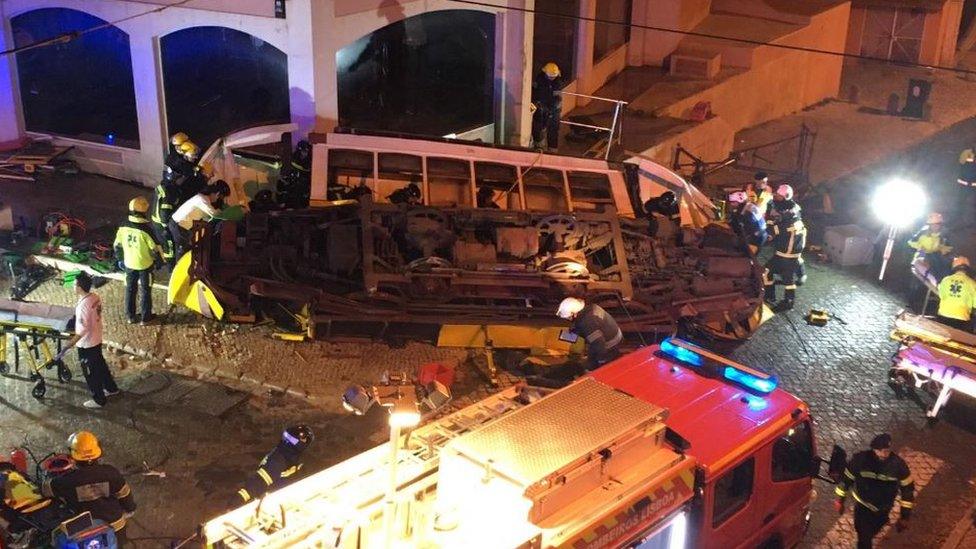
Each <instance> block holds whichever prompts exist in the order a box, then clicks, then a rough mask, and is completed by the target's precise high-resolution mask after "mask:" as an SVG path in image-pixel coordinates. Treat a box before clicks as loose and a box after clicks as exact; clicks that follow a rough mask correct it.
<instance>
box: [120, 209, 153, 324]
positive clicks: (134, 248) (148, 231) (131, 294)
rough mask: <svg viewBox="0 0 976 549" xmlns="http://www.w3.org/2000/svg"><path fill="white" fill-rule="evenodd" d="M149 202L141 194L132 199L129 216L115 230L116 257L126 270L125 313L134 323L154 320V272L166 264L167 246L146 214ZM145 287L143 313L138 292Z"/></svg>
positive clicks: (143, 290)
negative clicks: (159, 240)
mask: <svg viewBox="0 0 976 549" xmlns="http://www.w3.org/2000/svg"><path fill="white" fill-rule="evenodd" d="M148 212H149V202H147V201H146V199H145V198H143V197H141V196H139V197H136V198H133V199H132V200H130V201H129V218H128V220H127V221H126V222H125V223H123V224H122V225H121V226H120V227H119V229H118V231H116V233H115V243H114V245H113V247H114V248H115V257H116V259H118V260H119V263H120V265H119V267H120V268H122V269H123V270H124V271H125V313H126V316H127V318H128V319H129V323H130V324H134V323H136V322H140V323H142V324H145V323H147V322H150V321H151V320H152V319H153V317H154V315H153V313H152V272H153V269H154V268H155V267H156V266H157V265H160V264H162V261H163V249H162V247H161V246H160V245H159V243H158V242H157V241H156V237H155V236H153V233H152V228H151V227H150V225H149V219H148V218H147V217H146V214H147V213H148ZM139 286H142V299H141V300H140V307H139V316H138V317H137V316H136V293H137V292H138V290H139Z"/></svg>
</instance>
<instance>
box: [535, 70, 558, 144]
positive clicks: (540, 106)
mask: <svg viewBox="0 0 976 549" xmlns="http://www.w3.org/2000/svg"><path fill="white" fill-rule="evenodd" d="M565 85H566V83H565V82H564V81H563V78H562V74H561V72H560V70H559V66H558V65H556V64H555V63H551V62H550V63H546V64H545V65H543V66H542V69H541V70H540V71H539V73H538V74H536V75H535V79H533V80H532V103H531V104H530V106H529V110H530V111H531V112H532V146H533V147H535V148H542V140H543V133H544V134H545V140H546V148H547V149H549V150H551V151H558V150H559V117H560V116H562V110H563V98H562V95H560V91H561V90H562V89H563V87H565Z"/></svg>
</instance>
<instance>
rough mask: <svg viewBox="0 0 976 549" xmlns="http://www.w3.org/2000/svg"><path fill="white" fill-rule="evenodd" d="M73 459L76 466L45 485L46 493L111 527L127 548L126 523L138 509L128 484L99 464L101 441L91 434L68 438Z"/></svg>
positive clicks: (107, 465)
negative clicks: (125, 542)
mask: <svg viewBox="0 0 976 549" xmlns="http://www.w3.org/2000/svg"><path fill="white" fill-rule="evenodd" d="M68 446H69V447H70V448H71V458H72V459H74V460H75V465H76V467H75V468H74V469H71V470H70V471H68V472H67V473H64V474H63V475H60V476H56V477H52V478H50V479H48V480H47V481H45V482H44V487H43V492H44V494H45V495H47V496H50V497H56V498H59V499H61V500H63V501H64V502H65V503H67V504H68V507H70V508H72V509H74V510H75V511H78V512H86V511H87V512H89V513H91V515H92V517H93V518H96V519H99V520H103V521H105V522H106V523H107V524H109V525H111V526H112V529H113V530H115V535H116V537H117V538H119V546H123V545H124V539H125V523H126V520H127V519H128V518H129V517H131V516H132V514H133V513H134V512H135V510H136V502H135V500H134V499H133V498H132V491H131V490H130V489H129V484H128V483H126V481H125V478H124V477H123V476H122V473H120V472H119V470H118V469H116V468H115V467H113V466H112V465H109V464H107V463H100V461H99V459H100V458H101V457H102V448H101V445H100V444H99V443H98V438H96V437H95V435H94V434H92V433H90V432H88V431H78V432H77V433H74V434H73V435H71V437H70V438H69V439H68Z"/></svg>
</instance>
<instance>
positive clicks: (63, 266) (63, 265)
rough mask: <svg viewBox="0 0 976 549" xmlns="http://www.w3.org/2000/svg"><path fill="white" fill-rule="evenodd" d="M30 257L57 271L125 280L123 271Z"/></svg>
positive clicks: (164, 288) (162, 286)
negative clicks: (101, 269) (101, 270)
mask: <svg viewBox="0 0 976 549" xmlns="http://www.w3.org/2000/svg"><path fill="white" fill-rule="evenodd" d="M30 257H31V259H33V260H34V261H36V262H38V263H39V264H41V265H44V266H47V267H54V268H55V269H57V270H59V271H65V272H67V271H85V272H86V273H88V274H90V275H92V276H100V277H102V278H109V279H112V280H118V281H120V282H125V273H119V272H114V271H113V272H109V273H100V272H98V271H96V270H95V269H92V268H91V267H90V266H88V265H85V264H83V263H75V262H73V261H68V260H67V259H63V258H60V257H54V256H50V255H40V254H37V255H32V256H30ZM152 287H153V289H154V290H162V291H164V292H165V291H168V290H169V284H164V283H162V282H153V285H152Z"/></svg>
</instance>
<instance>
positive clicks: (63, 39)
mask: <svg viewBox="0 0 976 549" xmlns="http://www.w3.org/2000/svg"><path fill="white" fill-rule="evenodd" d="M192 1H193V0H179V1H178V2H174V3H172V4H166V5H163V6H159V7H158V8H153V9H151V10H147V11H143V12H140V13H136V14H133V15H129V16H126V17H123V18H121V19H116V20H114V21H106V22H104V23H102V24H100V25H95V26H94V27H91V28H88V29H84V30H77V31H71V32H66V33H63V34H59V35H58V36H55V37H53V38H48V39H46V40H39V41H37V42H34V43H33V44H27V45H25V46H19V47H17V46H15V47H13V48H10V49H9V50H4V51H0V56H2V55H10V54H17V53H22V52H25V51H28V50H33V49H36V48H42V47H45V46H53V45H55V44H67V43H68V42H71V41H72V40H74V39H76V38H78V37H80V36H84V35H86V34H88V33H91V32H95V31H99V30H102V29H107V28H109V27H115V26H117V25H118V24H119V23H125V22H126V21H131V20H133V19H137V18H139V17H143V16H146V15H151V14H153V13H159V12H161V11H165V10H168V9H169V8H177V7H180V6H182V5H184V4H189V3H190V2H192Z"/></svg>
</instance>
